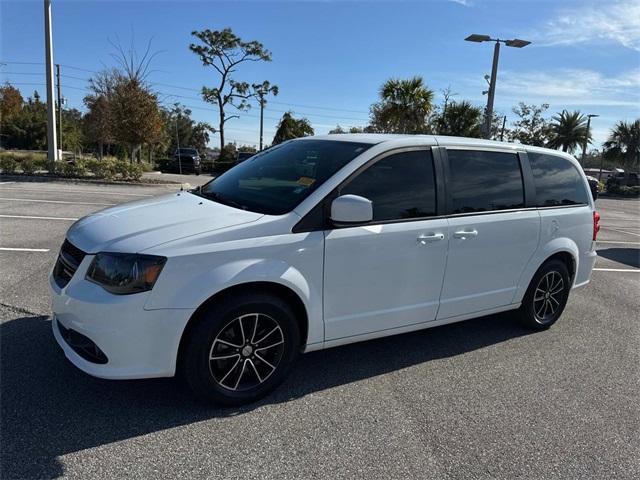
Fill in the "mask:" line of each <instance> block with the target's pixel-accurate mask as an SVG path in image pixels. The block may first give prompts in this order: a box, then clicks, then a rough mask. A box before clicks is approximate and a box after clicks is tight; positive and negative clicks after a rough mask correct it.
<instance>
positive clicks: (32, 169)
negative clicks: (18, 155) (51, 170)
mask: <svg viewBox="0 0 640 480" xmlns="http://www.w3.org/2000/svg"><path fill="white" fill-rule="evenodd" d="M45 169H46V161H45V160H44V159H42V158H39V157H35V156H27V157H24V158H23V159H22V161H21V162H20V170H22V173H24V174H26V175H33V174H34V173H36V172H37V171H39V170H45Z"/></svg>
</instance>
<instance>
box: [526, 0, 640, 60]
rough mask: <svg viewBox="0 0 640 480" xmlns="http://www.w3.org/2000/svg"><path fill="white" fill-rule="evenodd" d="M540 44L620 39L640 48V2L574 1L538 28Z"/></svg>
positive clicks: (621, 41) (616, 41)
mask: <svg viewBox="0 0 640 480" xmlns="http://www.w3.org/2000/svg"><path fill="white" fill-rule="evenodd" d="M537 36H538V37H539V39H538V40H537V41H536V44H537V45H539V46H551V45H575V44H580V43H602V42H606V43H617V44H620V45H623V46H624V47H626V48H630V49H633V50H638V51H640V2H638V1H637V0H617V1H606V0H600V1H598V2H595V3H586V2H585V3H579V2H571V7H570V8H563V9H561V10H559V11H558V13H557V16H556V17H555V18H554V19H552V20H550V21H548V22H547V23H546V25H545V26H544V27H543V28H542V29H541V31H539V32H538V34H537Z"/></svg>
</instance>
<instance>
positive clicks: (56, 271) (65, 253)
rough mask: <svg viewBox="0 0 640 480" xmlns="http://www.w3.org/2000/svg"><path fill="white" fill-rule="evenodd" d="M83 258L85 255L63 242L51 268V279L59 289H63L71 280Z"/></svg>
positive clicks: (66, 241)
mask: <svg viewBox="0 0 640 480" xmlns="http://www.w3.org/2000/svg"><path fill="white" fill-rule="evenodd" d="M84 256H85V253H84V252H83V251H82V250H80V249H79V248H78V247H76V246H75V245H73V244H72V243H71V242H69V240H65V241H64V243H63V244H62V247H61V248H60V253H59V254H58V260H57V261H56V266H55V267H54V268H53V279H54V280H55V282H56V284H57V285H58V286H59V287H60V288H63V287H65V286H66V285H67V283H69V281H70V280H71V278H73V274H74V273H76V270H77V269H78V267H79V266H80V263H81V262H82V259H83V258H84Z"/></svg>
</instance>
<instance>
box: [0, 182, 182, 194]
mask: <svg viewBox="0 0 640 480" xmlns="http://www.w3.org/2000/svg"><path fill="white" fill-rule="evenodd" d="M9 183H15V182H5V183H4V184H9ZM0 185H3V183H1V182H0ZM177 187H178V185H176V188H177ZM2 190H20V191H23V192H46V193H99V194H101V195H122V196H125V197H153V196H154V195H153V194H151V193H124V192H101V191H100V190H46V189H41V188H21V187H7V188H3V189H2Z"/></svg>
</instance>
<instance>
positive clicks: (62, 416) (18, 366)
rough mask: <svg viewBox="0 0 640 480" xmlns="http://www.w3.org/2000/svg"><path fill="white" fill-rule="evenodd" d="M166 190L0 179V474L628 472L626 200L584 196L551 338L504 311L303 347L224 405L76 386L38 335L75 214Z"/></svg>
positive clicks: (634, 205)
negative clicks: (584, 225) (261, 396)
mask: <svg viewBox="0 0 640 480" xmlns="http://www.w3.org/2000/svg"><path fill="white" fill-rule="evenodd" d="M175 188H176V187H168V186H123V185H89V184H71V183H55V182H47V183H35V182H25V183H22V182H3V181H1V180H0V225H1V227H0V271H1V273H2V275H1V278H0V286H1V294H0V297H1V305H0V322H1V323H0V342H1V343H0V352H1V363H0V373H1V376H0V385H1V389H0V391H1V393H0V395H1V397H0V402H1V431H0V434H1V438H0V449H1V453H2V456H1V463H0V477H1V478H3V479H9V478H54V477H59V476H67V477H69V478H82V479H90V478H124V477H135V478H138V477H144V478H164V477H179V476H182V477H185V478H242V479H252V478H256V479H262V478H366V479H378V478H380V479H383V478H384V479H389V478H394V479H397V478H421V479H422V478H437V479H442V478H466V479H473V478H501V479H512V478H537V479H539V478H581V479H582V478H602V479H610V478H629V479H631V478H640V461H639V458H640V326H639V319H640V315H639V309H640V202H639V201H637V200H623V199H605V198H602V199H599V200H598V201H597V206H598V210H599V211H600V213H601V215H602V221H601V224H602V230H601V232H600V235H599V240H600V241H599V242H598V253H599V255H600V257H599V259H598V261H597V264H596V271H594V273H593V279H592V283H591V284H590V285H589V286H588V287H587V288H585V289H582V290H579V291H575V292H574V293H573V295H572V296H571V298H570V301H569V304H568V306H567V309H566V310H565V313H564V315H563V317H562V318H561V319H560V321H559V322H558V323H557V324H556V325H555V326H554V327H553V328H551V329H550V330H548V331H545V332H539V333H531V332H529V331H526V330H523V329H521V328H520V327H519V326H518V325H517V324H516V323H515V322H514V321H513V319H512V318H511V316H510V315H509V314H502V315H495V316H489V317H484V318H480V319H475V320H471V321H467V322H463V323H460V324H455V325H449V326H443V327H438V328H434V329H431V330H425V331H421V332H417V333H411V334H405V335H400V336H396V337H391V338H386V339H381V340H376V341H371V342H366V343H361V344H356V345H351V346H346V347H340V348H335V349H332V350H327V351H324V352H316V353H311V354H308V355H304V356H302V357H301V358H300V361H299V362H298V364H297V366H296V368H295V369H294V371H293V373H292V375H291V377H290V378H289V379H288V380H287V381H286V382H285V384H284V385H282V386H281V387H280V388H279V389H278V390H277V391H276V392H275V393H274V394H273V395H272V396H270V397H268V398H267V399H265V400H263V401H261V402H259V403H257V404H254V405H250V406H247V407H243V408H239V409H238V408H235V409H228V408H227V409H223V408H217V407H214V406H208V405H203V404H201V403H198V402H196V401H194V400H193V399H192V398H191V397H190V394H189V392H188V391H187V390H186V388H185V387H183V385H182V384H181V383H180V382H179V381H178V380H174V379H159V380H145V381H106V380H99V379H95V378H92V377H89V376H88V375H85V374H83V373H82V372H80V371H79V370H77V369H76V368H75V367H73V366H72V365H71V364H70V363H69V362H68V361H67V360H66V359H65V358H64V355H63V354H62V352H61V350H60V349H59V348H58V346H57V344H56V343H55V340H54V339H53V336H52V334H51V331H50V320H49V292H48V284H47V273H48V270H49V269H50V267H51V266H52V264H53V262H54V261H55V257H56V255H57V249H58V248H59V246H60V244H61V243H62V241H63V238H64V234H65V231H66V229H67V228H68V227H69V226H70V225H71V223H72V222H73V221H74V219H76V218H79V217H81V216H83V215H86V214H88V213H90V212H92V211H95V210H98V209H101V208H104V207H106V206H109V205H111V204H117V203H120V202H125V201H128V200H135V199H138V198H144V196H147V195H157V194H160V193H163V192H166V191H171V189H175Z"/></svg>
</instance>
